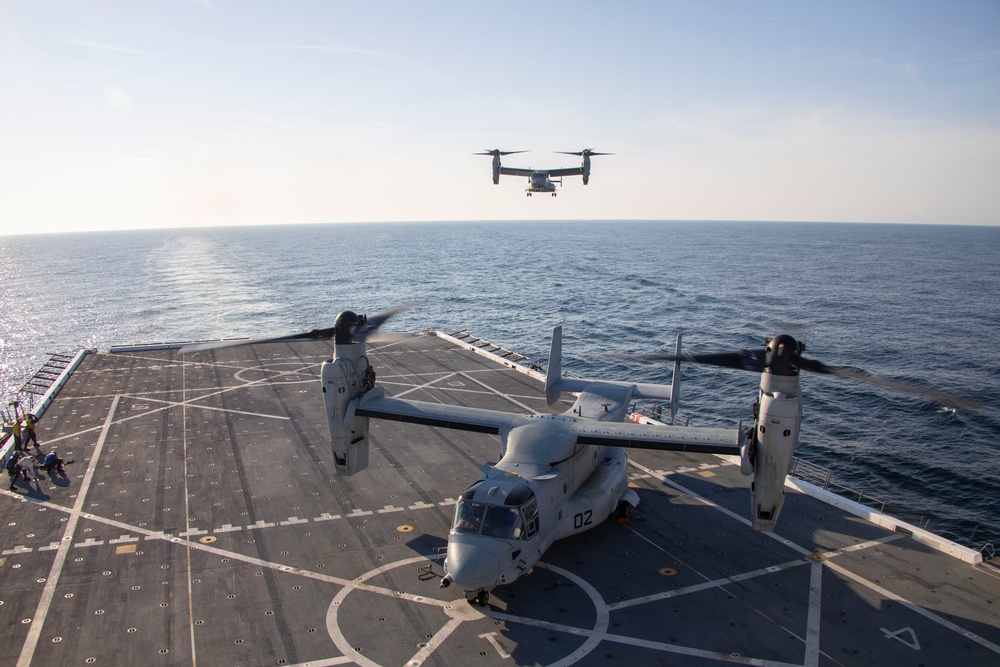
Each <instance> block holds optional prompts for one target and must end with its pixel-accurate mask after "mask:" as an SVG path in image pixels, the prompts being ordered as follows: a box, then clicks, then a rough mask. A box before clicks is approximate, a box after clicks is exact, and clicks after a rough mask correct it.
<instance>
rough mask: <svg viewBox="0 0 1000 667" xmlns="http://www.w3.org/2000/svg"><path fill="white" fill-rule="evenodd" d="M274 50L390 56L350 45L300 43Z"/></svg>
mask: <svg viewBox="0 0 1000 667" xmlns="http://www.w3.org/2000/svg"><path fill="white" fill-rule="evenodd" d="M271 48H273V49H274V50H276V51H326V52H328V53H355V54H358V55H362V56H376V57H378V58H387V59H389V58H391V56H389V55H388V54H386V53H382V52H381V51H372V50H371V49H358V48H355V47H352V46H323V45H302V46H273V47H271Z"/></svg>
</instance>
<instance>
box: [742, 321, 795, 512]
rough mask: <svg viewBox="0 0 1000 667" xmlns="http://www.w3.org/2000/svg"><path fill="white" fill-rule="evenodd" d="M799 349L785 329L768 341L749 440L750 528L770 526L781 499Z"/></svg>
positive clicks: (791, 439) (791, 449)
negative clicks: (751, 475) (752, 432)
mask: <svg viewBox="0 0 1000 667" xmlns="http://www.w3.org/2000/svg"><path fill="white" fill-rule="evenodd" d="M803 349H804V347H803V345H802V344H800V343H799V342H798V341H796V340H795V339H794V338H792V337H791V336H788V335H781V336H776V337H774V338H772V339H771V340H769V341H768V344H767V352H766V358H765V361H764V372H763V373H761V376H760V391H759V393H758V397H757V405H756V406H755V411H756V422H755V424H754V434H753V439H752V441H751V443H752V444H751V445H750V447H751V450H752V453H751V455H750V462H751V464H752V466H753V475H754V479H753V483H752V484H751V485H750V498H751V512H752V517H751V518H752V520H753V527H754V530H763V531H773V530H774V526H775V524H776V523H777V520H778V515H779V514H780V512H781V507H782V505H783V504H784V502H785V478H786V477H787V476H788V473H789V471H790V470H791V468H792V461H793V456H794V454H795V447H796V445H797V444H798V441H799V427H800V425H801V424H802V394H801V392H800V390H799V366H798V359H799V355H800V354H801V352H802V351H803Z"/></svg>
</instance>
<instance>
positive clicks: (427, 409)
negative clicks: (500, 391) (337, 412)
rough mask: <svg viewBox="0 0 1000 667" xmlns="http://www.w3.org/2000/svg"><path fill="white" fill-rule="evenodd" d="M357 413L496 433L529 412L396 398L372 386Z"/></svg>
mask: <svg viewBox="0 0 1000 667" xmlns="http://www.w3.org/2000/svg"><path fill="white" fill-rule="evenodd" d="M355 414H356V415H357V416H358V417H374V418H375V419H387V420H390V421H399V422H407V423H410V424H421V425H423V426H438V427H440V428H454V429H459V430H462V431H475V432H477V433H492V434H500V433H502V432H505V431H509V430H510V429H511V428H513V427H514V426H515V425H517V424H520V423H522V422H523V421H524V420H525V419H526V416H525V415H519V414H515V413H510V412H500V411H498V410H486V409H483V408H470V407H465V406H461V405H444V404H442V403H429V402H427V401H409V400H406V399H403V398H392V397H391V396H386V395H385V390H383V389H382V388H381V387H377V388H375V389H373V390H371V391H370V392H368V393H367V394H365V395H364V396H363V397H362V398H361V401H360V402H359V404H358V407H357V409H356V410H355Z"/></svg>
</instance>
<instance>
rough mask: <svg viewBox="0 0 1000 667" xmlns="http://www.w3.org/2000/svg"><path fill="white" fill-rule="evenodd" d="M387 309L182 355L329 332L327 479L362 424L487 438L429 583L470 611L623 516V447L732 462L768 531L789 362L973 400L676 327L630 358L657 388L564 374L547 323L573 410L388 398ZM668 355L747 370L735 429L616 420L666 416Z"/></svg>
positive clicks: (361, 449)
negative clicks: (497, 445) (641, 412)
mask: <svg viewBox="0 0 1000 667" xmlns="http://www.w3.org/2000/svg"><path fill="white" fill-rule="evenodd" d="M399 310H401V309H395V310H392V311H387V312H385V313H381V314H379V315H374V316H372V317H365V316H363V315H357V314H355V313H353V312H351V311H344V312H342V313H340V314H339V315H338V316H337V319H336V321H335V323H334V326H333V327H332V328H329V329H314V330H312V331H309V332H306V333H302V334H297V335H294V336H288V337H282V338H276V339H266V340H258V341H247V342H242V341H241V342H240V343H223V344H222V345H220V344H217V343H215V344H202V345H194V346H189V347H188V348H187V350H189V351H196V350H199V349H210V348H213V347H221V346H225V345H231V344H247V343H263V342H273V341H279V340H280V341H291V340H328V339H330V338H333V340H334V355H333V358H332V359H330V360H328V361H324V362H323V364H322V367H321V371H320V376H321V382H322V391H323V399H324V402H325V405H326V416H327V426H328V428H329V431H330V438H331V445H332V449H333V454H334V459H335V464H336V468H337V472H338V474H344V475H354V474H357V473H360V472H361V471H363V470H364V469H365V468H366V467H367V466H368V448H369V442H368V427H369V420H370V419H385V420H392V421H400V422H408V423H414V424H421V425H425V426H434V427H439V428H453V429H461V430H468V431H474V432H480V433H488V434H494V435H499V436H500V439H501V458H500V460H499V461H498V462H496V463H487V464H485V465H483V466H482V468H481V470H482V472H483V474H482V476H480V477H479V479H477V480H476V481H475V482H474V483H473V484H472V485H471V486H469V487H468V489H466V490H465V492H464V493H462V495H461V497H460V499H459V500H458V502H457V504H456V508H455V518H454V522H453V524H452V528H451V530H450V531H449V534H448V546H447V551H446V557H445V562H444V569H445V574H444V577H443V578H442V580H441V586H442V587H447V586H450V585H452V584H454V585H456V586H459V587H461V588H462V589H463V590H464V591H465V596H466V599H468V600H469V601H470V602H475V603H476V604H479V605H480V606H485V605H486V604H487V603H488V602H489V594H490V591H491V590H493V588H495V587H496V586H498V585H503V584H510V583H512V582H513V581H515V580H516V579H517V578H518V577H520V576H521V575H522V574H525V573H528V572H530V571H531V569H532V567H533V566H534V565H535V564H536V563H537V562H538V561H539V560H540V559H541V557H542V555H543V554H544V553H545V551H546V550H547V549H548V548H549V546H551V545H552V543H553V542H555V541H556V540H558V539H562V538H564V537H568V536H570V535H575V534H577V533H581V532H583V531H586V530H589V529H590V528H593V527H595V526H597V525H598V524H600V523H601V522H603V521H604V520H605V519H607V518H609V517H610V516H615V515H617V516H619V517H620V518H627V517H628V516H629V515H630V514H631V511H632V509H633V508H635V507H636V505H637V504H638V502H639V497H638V494H636V493H635V492H634V491H632V490H631V489H630V488H629V486H628V467H627V458H626V454H625V450H626V449H628V448H639V449H653V450H662V451H681V452H689V453H696V454H706V455H708V454H723V455H731V456H736V457H739V460H740V469H741V471H742V473H743V474H744V475H747V476H752V477H753V481H752V482H751V485H750V513H751V519H752V523H753V528H754V529H755V530H760V531H773V530H774V527H775V525H776V522H777V520H778V515H779V514H780V512H781V508H782V505H783V503H784V484H785V477H786V476H787V474H788V472H789V470H790V469H791V465H792V456H793V454H794V451H795V447H796V445H797V443H798V435H799V426H800V424H801V421H802V395H801V392H800V389H799V370H807V371H812V372H817V373H832V374H837V375H841V376H845V377H850V378H853V379H858V380H863V381H867V382H873V383H874V384H879V385H882V386H888V387H890V388H892V389H897V390H902V391H909V392H914V393H918V394H922V395H924V396H926V397H928V398H931V399H933V400H938V401H941V402H945V403H951V404H954V405H961V406H965V407H977V406H978V405H979V404H978V403H976V402H973V401H969V400H968V399H962V398H961V397H956V396H953V395H951V394H947V393H945V392H940V391H936V390H929V389H925V388H922V387H916V386H914V385H909V384H905V383H901V382H896V381H887V380H881V379H878V378H873V377H871V376H867V375H862V374H860V373H856V372H854V371H847V370H844V369H840V368H835V367H832V366H827V365H826V364H823V363H821V362H819V361H816V360H812V359H806V358H805V357H802V356H801V353H802V351H803V350H804V346H803V345H802V344H801V343H799V342H798V341H796V340H795V339H794V338H793V337H791V336H788V335H780V336H776V337H775V338H772V339H770V340H768V342H767V347H766V348H765V349H763V350H750V351H747V350H740V351H738V352H731V353H719V354H698V355H688V354H681V350H680V347H681V336H680V334H678V335H677V342H676V349H675V352H674V354H671V355H652V356H647V357H643V358H644V359H647V360H651V361H673V363H674V367H673V376H672V379H671V384H670V385H660V384H648V383H632V382H613V381H602V380H588V379H581V378H570V377H564V376H563V375H562V370H561V366H562V364H561V358H562V328H561V327H555V329H554V330H553V332H552V343H551V349H550V353H549V363H548V368H547V373H546V378H545V397H546V402H547V403H548V405H549V406H550V407H551V406H553V405H555V404H556V402H557V401H558V400H559V398H560V394H561V392H563V391H566V392H572V393H576V394H577V398H576V401H575V403H574V404H573V407H572V408H571V409H570V410H567V411H566V412H563V413H562V414H557V415H551V414H518V413H509V412H503V411H497V410H487V409H481V408H472V407H464V406H453V405H444V404H440V403H430V402H424V401H414V400H408V399H401V398H393V397H390V396H387V395H386V393H385V390H384V388H382V387H380V386H378V385H377V384H376V378H375V370H374V368H373V367H372V366H371V364H370V363H369V361H368V357H367V351H366V345H365V341H366V340H367V339H369V338H370V337H371V335H372V334H374V333H375V332H376V331H377V329H378V327H379V326H381V325H382V324H383V323H384V322H385V321H386V320H387V319H388V318H389V317H391V316H392V315H394V314H395V313H396V312H399ZM681 361H689V362H695V363H703V364H712V365H717V366H724V367H728V368H735V369H742V370H750V371H756V372H760V373H761V380H760V389H759V391H758V396H757V401H756V402H755V403H754V424H753V426H752V427H748V428H743V425H742V423H740V424H739V426H738V427H737V428H735V429H725V428H701V427H689V426H675V425H647V424H638V423H634V422H625V421H623V420H624V418H625V416H626V411H627V408H628V406H629V403H630V402H631V401H632V400H635V399H653V400H658V401H669V403H670V414H671V416H673V415H674V414H676V411H677V403H678V397H679V396H678V394H679V382H680V362H681Z"/></svg>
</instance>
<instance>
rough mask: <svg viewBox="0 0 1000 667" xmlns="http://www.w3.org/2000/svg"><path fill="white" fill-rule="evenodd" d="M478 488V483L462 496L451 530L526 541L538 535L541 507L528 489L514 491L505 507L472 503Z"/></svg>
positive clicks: (456, 508)
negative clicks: (539, 509)
mask: <svg viewBox="0 0 1000 667" xmlns="http://www.w3.org/2000/svg"><path fill="white" fill-rule="evenodd" d="M477 487H478V483H477V484H474V485H473V486H472V487H470V488H469V490H468V491H467V492H465V493H464V494H462V498H461V499H460V500H459V501H458V504H457V506H456V507H455V523H454V524H453V525H452V529H453V530H454V531H455V532H456V533H465V534H467V535H484V536H486V537H498V538H500V539H504V540H524V539H528V538H530V537H532V536H534V534H535V533H537V532H538V503H537V501H536V500H535V494H534V493H532V492H531V489H529V488H528V487H527V486H523V485H522V486H519V487H517V488H516V489H514V491H513V492H511V493H510V494H508V495H507V498H506V501H507V504H504V505H494V504H491V503H483V502H479V501H476V500H472V496H473V495H475V491H476V488H477ZM511 505H516V506H511Z"/></svg>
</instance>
